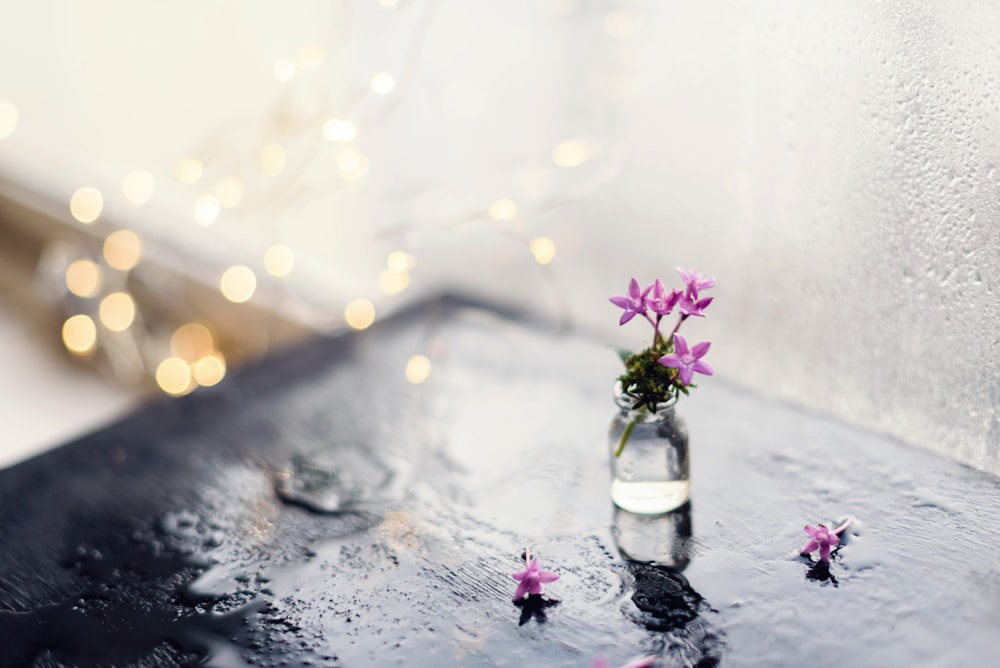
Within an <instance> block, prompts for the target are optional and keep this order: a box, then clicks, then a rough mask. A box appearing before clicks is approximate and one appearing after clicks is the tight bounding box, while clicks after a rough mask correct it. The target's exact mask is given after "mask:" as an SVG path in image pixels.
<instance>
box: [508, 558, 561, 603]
mask: <svg viewBox="0 0 1000 668" xmlns="http://www.w3.org/2000/svg"><path fill="white" fill-rule="evenodd" d="M524 567H525V568H524V570H523V571H518V572H517V573H511V577H512V578H514V579H515V580H517V581H518V583H519V584H518V585H517V591H515V592H514V598H513V600H515V601H516V600H518V599H521V598H523V597H524V595H525V594H541V593H542V584H543V583H549V582H555V581H556V580H558V579H559V574H558V573H553V572H552V571H546V570H542V565H541V563H540V562H539V561H538V559H537V558H536V559H532V558H531V553H530V552H528V551H527V550H525V551H524Z"/></svg>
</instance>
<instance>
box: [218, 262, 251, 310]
mask: <svg viewBox="0 0 1000 668" xmlns="http://www.w3.org/2000/svg"><path fill="white" fill-rule="evenodd" d="M219 289H220V290H221V291H222V296H223V297H225V298H226V299H228V300H229V301H231V302H234V303H236V304H242V303H243V302H245V301H247V300H248V299H250V298H251V297H253V293H254V292H255V291H256V290H257V276H256V274H254V273H253V269H251V268H250V267H247V266H245V265H242V264H237V265H234V266H232V267H230V268H229V269H226V271H225V272H224V273H223V274H222V278H221V279H220V280H219Z"/></svg>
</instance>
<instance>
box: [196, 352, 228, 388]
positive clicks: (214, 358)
mask: <svg viewBox="0 0 1000 668" xmlns="http://www.w3.org/2000/svg"><path fill="white" fill-rule="evenodd" d="M191 373H192V375H193V376H194V381H195V382H196V383H198V384H199V385H202V386H204V387H211V386H213V385H217V384H219V383H220V382H221V381H222V379H223V378H225V377H226V360H225V358H224V357H223V356H222V353H218V352H216V353H214V354H212V355H206V356H205V357H202V358H200V359H199V360H198V361H196V362H195V363H194V364H192V365H191Z"/></svg>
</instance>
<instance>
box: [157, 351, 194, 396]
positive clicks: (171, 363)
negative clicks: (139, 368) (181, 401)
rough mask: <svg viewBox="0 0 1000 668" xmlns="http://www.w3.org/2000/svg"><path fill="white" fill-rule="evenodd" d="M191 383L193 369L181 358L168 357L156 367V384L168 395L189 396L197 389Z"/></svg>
mask: <svg viewBox="0 0 1000 668" xmlns="http://www.w3.org/2000/svg"><path fill="white" fill-rule="evenodd" d="M191 381H192V377H191V367H190V366H189V365H188V363H187V362H185V361H184V360H182V359H181V358H180V357H168V358H167V359H165V360H163V361H162V362H160V364H159V365H158V366H157V367H156V384H157V385H159V386H160V389H161V390H163V391H164V392H166V393H167V394H170V395H173V396H180V395H182V394H187V393H188V392H190V391H191V390H193V389H194V388H195V385H194V383H192V382H191Z"/></svg>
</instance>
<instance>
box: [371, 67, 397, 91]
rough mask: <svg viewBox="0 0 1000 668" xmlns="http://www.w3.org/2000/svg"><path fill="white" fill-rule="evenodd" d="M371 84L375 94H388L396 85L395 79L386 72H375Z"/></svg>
mask: <svg viewBox="0 0 1000 668" xmlns="http://www.w3.org/2000/svg"><path fill="white" fill-rule="evenodd" d="M371 86H372V92H373V93H375V94H376V95H388V94H389V93H391V92H392V89H393V88H395V87H396V79H395V78H393V76H392V75H391V74H389V73H388V72H376V73H375V74H374V75H373V76H372V81H371Z"/></svg>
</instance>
